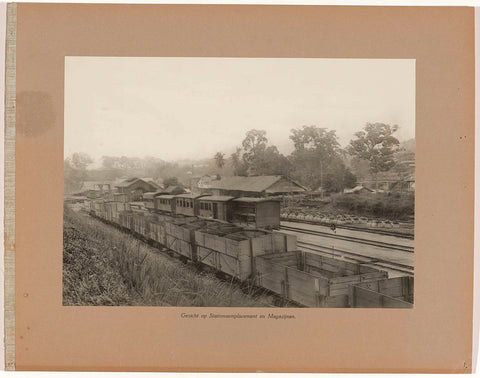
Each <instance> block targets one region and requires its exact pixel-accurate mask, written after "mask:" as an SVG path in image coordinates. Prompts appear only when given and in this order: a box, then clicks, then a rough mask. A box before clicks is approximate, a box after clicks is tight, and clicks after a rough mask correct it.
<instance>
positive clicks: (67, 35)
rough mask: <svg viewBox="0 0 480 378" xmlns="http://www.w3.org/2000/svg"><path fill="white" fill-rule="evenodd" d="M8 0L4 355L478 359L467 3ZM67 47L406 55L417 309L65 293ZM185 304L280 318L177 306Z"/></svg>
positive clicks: (202, 360)
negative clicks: (94, 301)
mask: <svg viewBox="0 0 480 378" xmlns="http://www.w3.org/2000/svg"><path fill="white" fill-rule="evenodd" d="M7 13H8V20H7V64H6V91H7V97H6V133H5V151H6V152H5V153H6V156H5V182H6V184H5V208H6V210H5V234H6V238H5V240H6V242H5V277H6V289H5V318H6V324H5V327H6V328H5V333H6V368H7V369H10V370H13V369H16V370H90V371H103V370H113V371H122V370H125V371H236V372H254V371H264V372H419V373H431V372H442V373H459V372H470V371H471V363H472V361H471V355H472V309H473V305H472V301H473V231H474V230H473V209H474V207H473V203H474V202H473V192H474V185H473V184H474V181H473V162H474V159H473V156H474V10H473V8H456V7H448V8H441V7H438V8H437V7H429V8H426V7H425V8H424V7H343V6H342V7H330V6H257V5H255V6H236V5H225V6H220V5H202V6H200V5H90V4H89V5H80V4H9V5H8V11H7ZM66 56H108V57H245V58H248V57H250V58H251V57H263V58H343V59H349V58H357V59H359V58H360V59H415V61H416V143H417V144H416V157H415V159H416V197H415V276H416V282H415V307H414V309H411V310H400V309H388V310H386V309H304V308H301V309H273V308H272V309H261V310H258V309H250V308H248V309H231V308H215V309H211V308H210V309H209V308H203V309H201V310H199V309H191V308H165V307H161V308H160V307H159V308H156V307H66V306H62V214H63V205H62V200H63V135H64V62H65V57H66ZM15 99H16V100H17V101H15ZM21 99H24V102H22V101H21ZM25 99H28V101H27V100H25ZM195 311H196V312H201V313H205V314H207V315H208V314H210V313H214V314H235V313H241V314H256V313H259V311H260V312H261V313H262V314H266V315H267V316H268V314H274V315H289V317H287V318H288V320H287V318H284V319H282V320H279V319H278V317H277V318H276V319H277V320H273V319H272V320H268V321H264V322H262V321H260V320H250V319H232V318H230V319H219V318H209V317H208V316H207V318H206V319H204V320H201V319H192V318H185V317H183V316H182V314H185V313H192V312H195Z"/></svg>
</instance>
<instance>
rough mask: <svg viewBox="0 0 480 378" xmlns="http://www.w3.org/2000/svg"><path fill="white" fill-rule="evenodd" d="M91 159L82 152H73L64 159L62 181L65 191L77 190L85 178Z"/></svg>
mask: <svg viewBox="0 0 480 378" xmlns="http://www.w3.org/2000/svg"><path fill="white" fill-rule="evenodd" d="M92 163H93V159H92V158H91V157H90V156H88V155H87V154H85V153H83V152H75V153H74V154H73V155H72V156H71V157H68V158H66V159H65V161H64V164H63V181H64V190H65V193H71V192H74V191H76V190H79V189H80V187H81V186H82V184H83V182H84V181H85V180H86V178H87V167H88V166H89V165H90V164H92Z"/></svg>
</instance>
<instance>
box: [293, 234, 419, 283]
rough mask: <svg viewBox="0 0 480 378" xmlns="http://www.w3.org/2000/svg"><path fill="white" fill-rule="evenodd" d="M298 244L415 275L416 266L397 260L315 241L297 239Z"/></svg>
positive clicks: (323, 252) (310, 249)
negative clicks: (367, 254) (331, 246)
mask: <svg viewBox="0 0 480 378" xmlns="http://www.w3.org/2000/svg"><path fill="white" fill-rule="evenodd" d="M297 245H298V247H300V248H301V249H304V250H307V251H310V252H315V253H319V254H321V255H323V256H328V257H334V258H339V257H342V258H344V259H346V260H348V261H351V262H356V263H359V264H366V265H372V266H376V267H377V268H380V269H382V268H383V269H388V270H393V271H396V272H400V273H403V274H406V275H408V276H412V277H413V275H414V268H413V266H410V265H406V264H400V263H397V262H392V261H389V260H385V259H380V258H372V257H368V256H365V255H362V254H360V253H355V252H349V251H344V250H341V249H336V248H335V249H332V248H329V247H324V246H320V245H317V244H314V243H308V242H302V241H297Z"/></svg>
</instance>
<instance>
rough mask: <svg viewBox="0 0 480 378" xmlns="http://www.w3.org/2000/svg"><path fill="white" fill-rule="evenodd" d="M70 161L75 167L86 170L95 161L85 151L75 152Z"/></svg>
mask: <svg viewBox="0 0 480 378" xmlns="http://www.w3.org/2000/svg"><path fill="white" fill-rule="evenodd" d="M70 163H71V165H72V168H73V169H81V170H85V169H87V167H88V166H89V165H90V164H92V163H93V159H92V158H91V157H90V156H88V155H87V154H85V153H83V152H75V153H74V154H73V155H72V157H71V159H70Z"/></svg>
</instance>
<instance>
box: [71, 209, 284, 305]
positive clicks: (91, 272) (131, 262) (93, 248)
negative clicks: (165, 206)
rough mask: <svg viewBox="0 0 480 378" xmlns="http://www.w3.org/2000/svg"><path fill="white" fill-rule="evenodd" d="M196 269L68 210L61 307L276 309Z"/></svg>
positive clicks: (253, 294)
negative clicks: (62, 305)
mask: <svg viewBox="0 0 480 378" xmlns="http://www.w3.org/2000/svg"><path fill="white" fill-rule="evenodd" d="M274 301H275V298H274V297H272V296H270V295H267V294H265V293H262V292H256V291H255V290H254V289H253V288H252V289H250V291H249V292H248V293H244V291H242V290H241V288H240V287H239V285H238V284H237V283H236V282H234V281H233V280H232V281H230V282H228V281H225V280H220V279H218V278H217V277H215V275H213V274H212V273H207V272H205V271H199V269H197V268H196V267H195V266H194V265H192V264H183V263H182V262H180V261H178V260H176V259H174V258H171V257H169V256H167V255H164V254H162V253H160V252H159V251H158V249H156V248H153V247H151V246H149V245H147V244H146V243H143V242H141V241H139V240H137V239H135V238H134V237H132V236H130V235H128V234H125V233H123V232H121V231H119V230H117V229H115V228H113V227H111V226H108V225H106V224H103V223H102V222H101V221H99V220H97V219H94V218H91V217H89V216H88V215H86V214H84V213H80V212H75V211H73V210H72V209H69V208H67V207H65V209H64V230H63V304H64V305H67V306H68V305H79V306H92V305H93V306H205V307H273V306H274Z"/></svg>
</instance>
